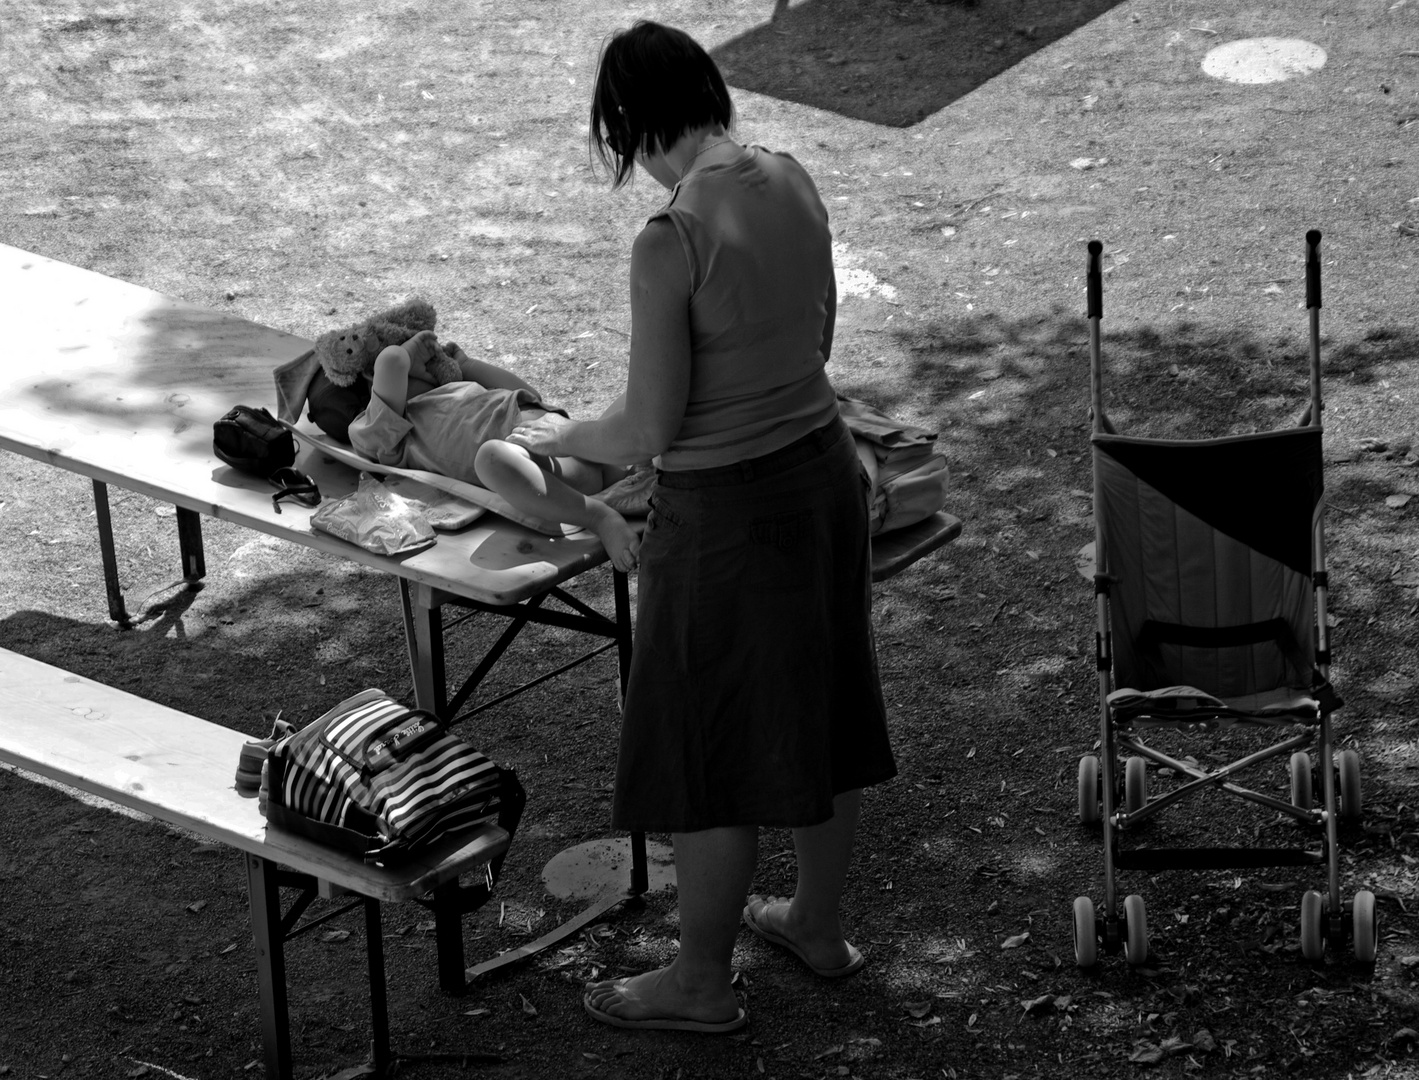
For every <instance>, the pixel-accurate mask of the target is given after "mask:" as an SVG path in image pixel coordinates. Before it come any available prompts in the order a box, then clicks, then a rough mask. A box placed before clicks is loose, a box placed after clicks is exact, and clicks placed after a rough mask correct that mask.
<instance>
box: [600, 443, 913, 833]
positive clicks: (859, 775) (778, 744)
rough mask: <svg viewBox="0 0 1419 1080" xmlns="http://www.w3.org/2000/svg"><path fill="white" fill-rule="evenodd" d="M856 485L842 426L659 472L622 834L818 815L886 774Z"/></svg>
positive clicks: (631, 697)
mask: <svg viewBox="0 0 1419 1080" xmlns="http://www.w3.org/2000/svg"><path fill="white" fill-rule="evenodd" d="M865 482H866V480H865V477H864V475H863V473H862V468H861V465H860V464H859V462H858V459H857V454H856V451H855V450H854V447H853V441H852V435H851V433H850V432H849V431H848V429H847V427H846V426H845V425H844V424H843V423H842V422H841V421H839V420H835V421H833V423H831V424H829V425H826V426H825V427H823V428H820V429H819V430H818V431H815V432H813V433H812V434H810V435H808V436H806V437H804V438H803V439H800V440H798V441H797V442H795V443H793V444H791V445H789V446H787V447H785V448H784V449H782V450H777V451H775V452H773V453H771V454H767V455H765V456H764V457H761V458H755V459H753V460H752V461H748V462H741V463H738V464H735V465H730V466H725V467H722V468H715V469H699V470H693V471H689V472H684V471H682V472H662V473H660V475H659V477H658V478H657V481H656V486H655V489H654V491H653V493H652V496H651V505H652V509H651V513H650V518H649V520H648V522H647V524H646V531H645V536H644V540H643V542H642V546H641V550H640V575H639V577H638V579H637V602H636V627H635V646H634V651H633V653H632V660H631V674H630V680H629V682H628V684H627V689H626V701H625V709H624V715H623V717H622V728H621V748H620V759H619V762H618V765H617V770H616V795H615V803H614V807H613V810H612V824H613V826H614V827H616V828H618V829H627V830H633V831H635V830H639V831H645V832H696V831H699V830H701V829H710V828H719V827H724V826H739V825H763V826H775V827H783V828H796V827H799V826H808V825H816V824H819V823H821V822H824V821H826V820H828V819H829V818H830V817H832V815H833V797H834V796H835V795H838V794H840V793H842V792H845V791H851V790H853V789H855V788H860V787H865V786H867V785H869V784H875V783H880V782H881V781H883V780H888V779H890V778H891V777H893V776H894V775H896V765H895V764H894V762H893V760H892V751H891V746H890V745H889V741H888V737H887V722H886V710H885V708H884V706H883V701H882V689H881V683H880V681H879V678H878V671H877V655H876V650H875V647H874V645H873V641H872V622H871V612H870V605H871V599H872V597H871V588H872V582H871V545H870V541H869V538H868V520H867V508H866V499H865V495H864V484H865Z"/></svg>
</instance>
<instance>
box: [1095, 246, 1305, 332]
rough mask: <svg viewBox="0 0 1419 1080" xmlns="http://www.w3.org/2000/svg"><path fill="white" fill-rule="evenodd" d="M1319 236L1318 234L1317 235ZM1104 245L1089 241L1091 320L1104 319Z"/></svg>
mask: <svg viewBox="0 0 1419 1080" xmlns="http://www.w3.org/2000/svg"><path fill="white" fill-rule="evenodd" d="M1317 235H1319V234H1317ZM1103 252H1104V245H1103V244H1102V243H1101V242H1099V241H1098V240H1090V241H1089V273H1088V276H1087V278H1086V280H1087V281H1088V292H1089V315H1088V317H1089V318H1091V319H1102V318H1103V317H1104V275H1103V272H1102V271H1101V270H1100V268H1099V265H1100V263H1102V262H1103V259H1102V256H1103Z"/></svg>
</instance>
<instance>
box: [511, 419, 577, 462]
mask: <svg viewBox="0 0 1419 1080" xmlns="http://www.w3.org/2000/svg"><path fill="white" fill-rule="evenodd" d="M573 423H574V421H571V420H568V419H567V418H566V417H565V416H562V415H560V414H558V413H551V412H549V413H545V414H543V415H542V416H538V417H534V418H533V419H531V420H524V421H523V422H522V423H520V424H518V425H517V427H515V428H513V429H512V432H511V433H510V434H509V435H508V437H507V441H508V442H510V443H512V444H513V445H514V446H521V447H522V448H523V449H525V450H527V451H529V452H531V453H533V454H543V455H545V456H547V457H571V456H574V455H570V454H568V453H567V452H566V450H565V449H563V447H562V434H563V432H564V431H565V429H566V428H568V427H570V426H571V425H572V424H573Z"/></svg>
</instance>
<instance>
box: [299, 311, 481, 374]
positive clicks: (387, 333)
mask: <svg viewBox="0 0 1419 1080" xmlns="http://www.w3.org/2000/svg"><path fill="white" fill-rule="evenodd" d="M435 318H436V316H435V314H434V309H433V305H432V304H430V303H428V302H427V301H425V300H419V299H414V300H407V301H405V302H404V303H402V304H399V305H398V306H396V307H392V308H390V309H389V310H388V311H383V312H380V313H379V314H378V315H375V316H372V317H371V318H368V319H366V320H365V321H364V322H362V323H358V324H356V325H355V326H350V327H346V328H345V329H343V330H329V331H327V332H325V333H324V334H321V335H320V337H318V338H316V339H315V357H316V359H317V360H318V361H319V362H320V367H321V370H322V371H324V372H325V377H326V378H327V379H329V380H330V381H331V382H332V383H334V384H335V385H336V386H353V385H354V383H355V382H356V380H358V379H359V377H360V376H361V375H365V374H368V373H370V372H372V371H373V370H374V358H375V357H376V356H378V355H379V353H380V350H381V349H383V348H384V347H385V346H387V345H403V344H404V342H406V341H408V340H409V339H410V338H411V337H413V336H414V335H415V334H417V333H419V331H421V330H432V329H433V328H434V320H435ZM428 372H429V378H430V379H432V380H433V382H435V383H436V384H437V385H439V386H442V385H443V384H444V383H450V382H457V381H458V380H460V379H462V378H463V372H462V371H461V370H460V368H459V366H458V361H457V360H455V359H454V358H453V357H452V356H449V355H448V354H447V353H446V352H445V351H444V348H443V346H442V345H440V346H439V347H438V350H437V351H436V352H435V353H434V356H433V359H431V360H430V361H429V363H428Z"/></svg>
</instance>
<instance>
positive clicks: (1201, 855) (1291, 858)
mask: <svg viewBox="0 0 1419 1080" xmlns="http://www.w3.org/2000/svg"><path fill="white" fill-rule="evenodd" d="M1324 858H1325V857H1324V855H1322V854H1321V852H1319V851H1307V850H1306V849H1304V848H1257V847H1246V848H1243V847H1238V848H1220V847H1219V848H1205V847H1197V848H1137V849H1135V850H1133V851H1120V852H1118V853H1117V854H1116V855H1115V856H1114V865H1115V866H1116V867H1118V868H1119V869H1121V870H1142V871H1143V872H1144V873H1148V874H1156V873H1158V872H1159V871H1162V870H1233V869H1238V870H1239V869H1246V868H1250V867H1257V866H1313V865H1315V864H1317V863H1320V862H1323V861H1324Z"/></svg>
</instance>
